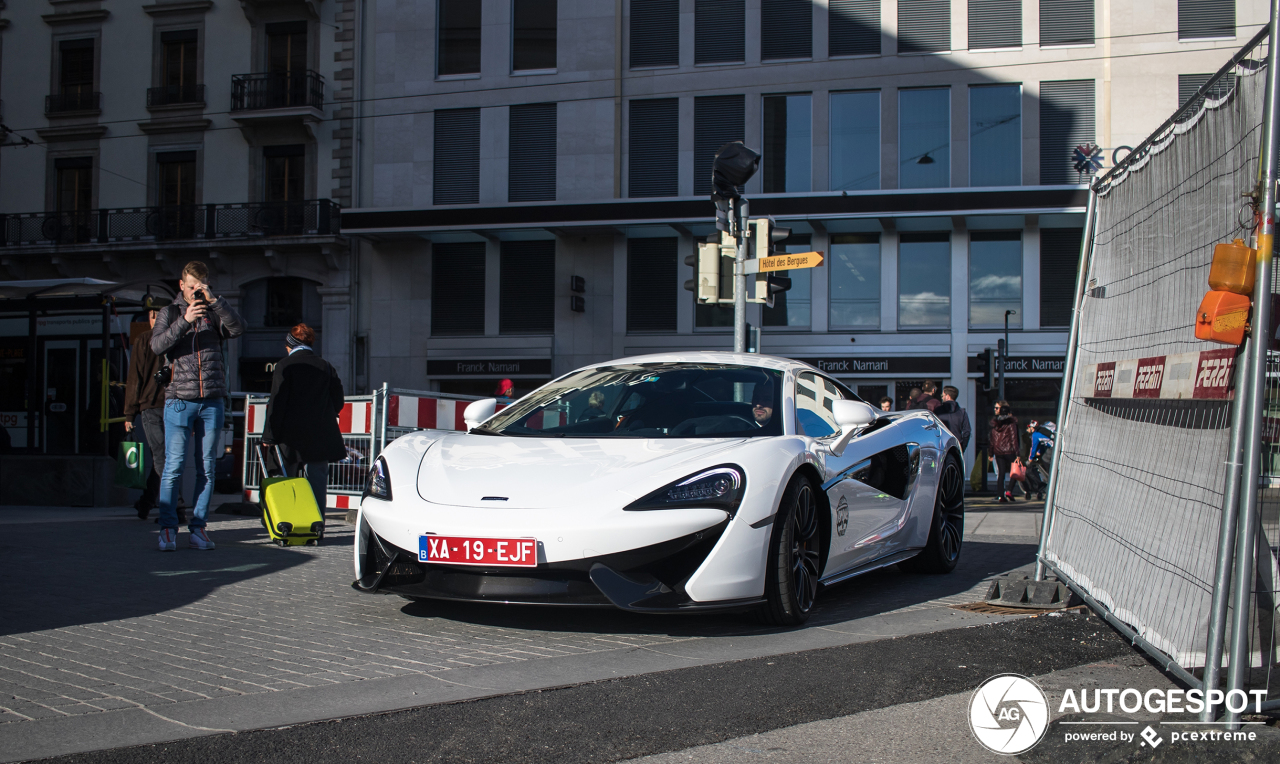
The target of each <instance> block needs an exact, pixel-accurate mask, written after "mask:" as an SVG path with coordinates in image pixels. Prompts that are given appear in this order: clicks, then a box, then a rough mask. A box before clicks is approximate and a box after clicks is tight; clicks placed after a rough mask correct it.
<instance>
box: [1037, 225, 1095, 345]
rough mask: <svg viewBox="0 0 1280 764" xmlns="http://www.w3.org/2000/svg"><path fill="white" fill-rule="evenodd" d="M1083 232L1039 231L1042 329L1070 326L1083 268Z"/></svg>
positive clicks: (1080, 230)
mask: <svg viewBox="0 0 1280 764" xmlns="http://www.w3.org/2000/svg"><path fill="white" fill-rule="evenodd" d="M1083 238H1084V230H1083V229H1080V228H1042V229H1040V327H1041V328H1042V329H1043V328H1049V327H1061V328H1066V327H1070V326H1071V310H1072V308H1073V303H1074V302H1075V295H1076V271H1077V270H1078V266H1079V264H1080V242H1081V239H1083Z"/></svg>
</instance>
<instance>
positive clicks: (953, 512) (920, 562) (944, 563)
mask: <svg viewBox="0 0 1280 764" xmlns="http://www.w3.org/2000/svg"><path fill="white" fill-rule="evenodd" d="M963 545H964V477H963V475H962V471H961V469H960V459H959V458H958V457H957V456H956V455H955V454H954V453H950V454H947V458H946V459H945V460H943V463H942V470H941V472H940V473H939V475H938V494H937V499H936V500H935V501H934V506H933V522H932V523H931V524H930V527H929V540H928V541H927V542H925V546H924V549H923V550H922V551H921V552H920V554H919V555H917V556H915V557H912V558H911V559H910V560H907V561H906V562H903V563H902V564H901V567H902V568H904V569H905V570H908V571H911V572H912V573H950V572H951V571H953V570H955V567H956V563H958V562H959V561H960V550H961V548H962V547H963Z"/></svg>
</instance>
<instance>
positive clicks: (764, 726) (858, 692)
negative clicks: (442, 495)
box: [43, 614, 1132, 764]
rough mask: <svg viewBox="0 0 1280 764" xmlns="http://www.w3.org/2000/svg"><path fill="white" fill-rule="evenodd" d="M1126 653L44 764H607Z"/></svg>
mask: <svg viewBox="0 0 1280 764" xmlns="http://www.w3.org/2000/svg"><path fill="white" fill-rule="evenodd" d="M1131 655H1132V652H1131V649H1130V648H1129V647H1128V645H1127V644H1126V643H1125V642H1124V640H1122V639H1121V638H1120V637H1118V636H1117V635H1116V634H1115V632H1113V631H1112V630H1111V629H1110V628H1109V627H1107V626H1106V625H1105V624H1104V623H1103V622H1102V621H1101V620H1099V619H1097V618H1096V617H1094V616H1092V615H1086V614H1063V615H1057V616H1041V617H1037V618H1025V619H1018V620H1013V621H1006V622H1003V623H996V624H988V625H981V626H973V627H970V628H962V629H952V630H949V631H942V632H935V633H928V634H917V635H912V636H906V637H899V638H895V639H883V640H878V641H873V642H864V643H857V644H849V645H842V646H839V647H831V648H825V649H819V650H808V651H804V652H798V653H790V654H784V655H776V656H768V657H761V658H753V659H748V660H740V661H735V662H729V663H719V664H714V665H703V666H694V667H690V668H683V669H677V670H671V671H664V672H658V673H651V674H644V675H640V676H632V677H626V678H620V679H614V680H608V681H600V682H592V683H587V684H578V685H573V686H568V687H560V688H555V689H549V690H540V691H530V692H522V693H514V694H506V695H500V696H495V697H488V698H481V699H477V700H470V701H465V702H459V703H446V704H436V705H430V706H424V707H419V708H412V709H409V710H404V711H396V712H389V713H383V714H376V715H369V716H357V717H351V718H345V719H339V720H335V721H329V722H317V723H311V724H302V725H296V726H292V727H285V728H278V729H267V730H256V731H251V732H241V733H235V734H224V735H210V736H204V737H196V738H190V739H186V740H181V741H177V742H172V743H166V744H158V745H146V746H135V747H128V748H117V749H113V750H106V751H98V752H92V753H83V754H73V755H69V756H63V757H57V758H53V759H45V760H43V761H51V762H66V763H67V764H70V763H71V762H77V763H84V764H90V763H92V764H113V763H115V762H121V763H123V762H129V764H142V763H145V762H165V763H166V764H183V763H186V762H190V763H191V764H221V762H271V763H272V764H276V763H287V762H300V763H303V762H305V764H326V763H327V762H350V761H371V762H377V763H378V764H397V763H398V762H414V763H415V764H416V763H423V764H425V763H427V762H486V763H498V762H502V763H510V764H516V763H519V762H548V761H554V762H612V761H620V760H624V759H630V758H635V757H639V756H645V755H650V754H656V753H663V752H668V751H679V750H683V749H687V748H691V747H694V746H700V745H706V744H709V743H717V742H720V741H725V740H730V739H732V738H737V737H741V736H744V735H752V734H756V733H761V732H767V731H769V730H776V729H780V728H784V727H792V726H794V725H800V724H804V723H807V722H814V721H818V720H823V719H832V718H835V717H842V716H848V715H851V714H858V713H862V712H866V711H871V710H874V709H880V708H887V707H891V706H898V705H901V704H908V703H917V702H920V701H926V700H929V699H932V698H940V697H942V696H948V695H954V694H956V693H961V692H965V691H968V690H971V689H973V688H974V687H976V686H977V685H978V684H980V683H981V682H982V681H983V680H985V679H987V678H988V677H990V676H993V675H995V674H1001V673H1006V672H1014V673H1019V674H1024V675H1028V676H1035V675H1043V674H1048V673H1050V672H1054V671H1060V670H1063V669H1068V668H1071V667H1075V666H1081V665H1084V664H1089V663H1093V662H1097V661H1103V660H1108V659H1120V658H1124V657H1130V656H1131ZM956 744H957V745H976V744H975V743H973V741H972V740H957V741H956ZM850 758H851V760H854V759H857V758H858V757H857V755H856V752H855V751H850Z"/></svg>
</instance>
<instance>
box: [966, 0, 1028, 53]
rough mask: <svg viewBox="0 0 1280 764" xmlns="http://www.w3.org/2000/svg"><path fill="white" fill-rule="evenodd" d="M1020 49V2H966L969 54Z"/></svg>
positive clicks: (978, 0)
mask: <svg viewBox="0 0 1280 764" xmlns="http://www.w3.org/2000/svg"><path fill="white" fill-rule="evenodd" d="M1020 47H1022V0H969V50H993V49H999V48H1020Z"/></svg>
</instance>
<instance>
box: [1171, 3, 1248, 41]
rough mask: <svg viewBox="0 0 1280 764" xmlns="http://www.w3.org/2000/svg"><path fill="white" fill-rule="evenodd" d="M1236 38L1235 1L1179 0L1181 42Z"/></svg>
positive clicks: (1179, 34) (1179, 33)
mask: <svg viewBox="0 0 1280 764" xmlns="http://www.w3.org/2000/svg"><path fill="white" fill-rule="evenodd" d="M1235 36H1236V2H1235V0H1178V39H1179V40H1222V39H1227V40H1230V39H1233V38H1234V37H1235Z"/></svg>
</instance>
